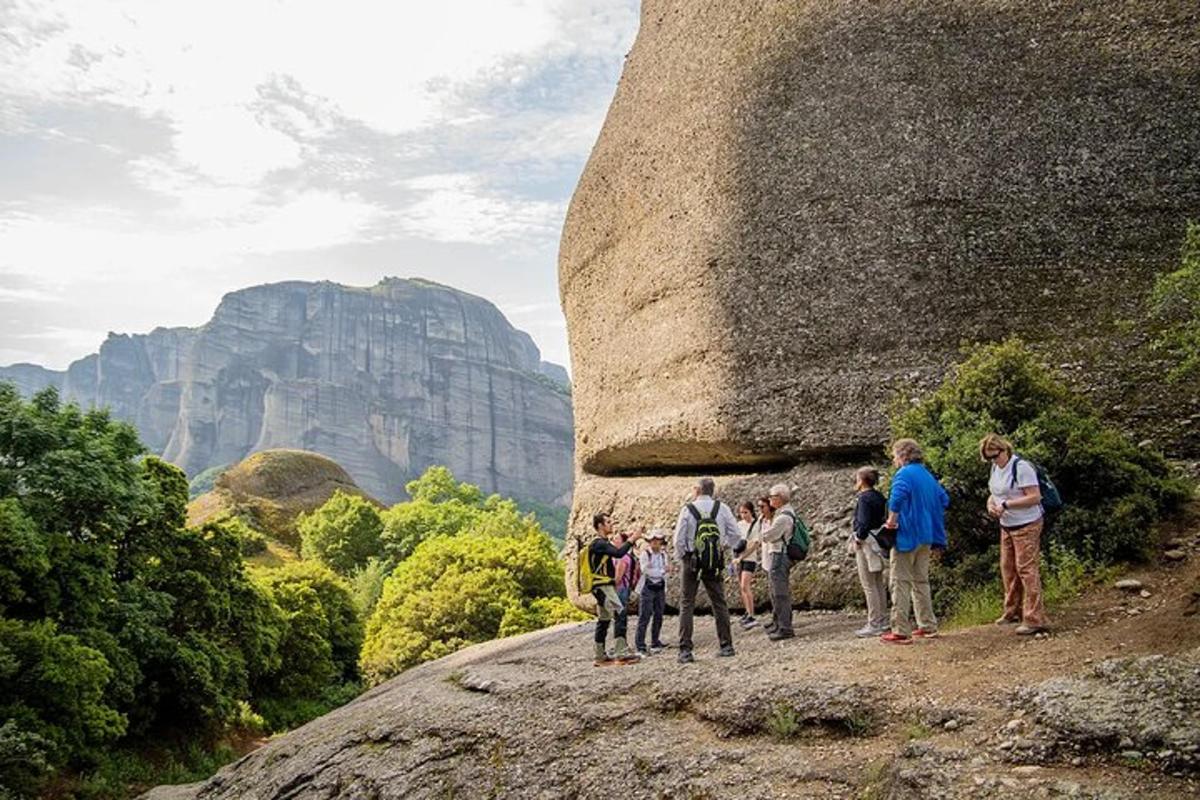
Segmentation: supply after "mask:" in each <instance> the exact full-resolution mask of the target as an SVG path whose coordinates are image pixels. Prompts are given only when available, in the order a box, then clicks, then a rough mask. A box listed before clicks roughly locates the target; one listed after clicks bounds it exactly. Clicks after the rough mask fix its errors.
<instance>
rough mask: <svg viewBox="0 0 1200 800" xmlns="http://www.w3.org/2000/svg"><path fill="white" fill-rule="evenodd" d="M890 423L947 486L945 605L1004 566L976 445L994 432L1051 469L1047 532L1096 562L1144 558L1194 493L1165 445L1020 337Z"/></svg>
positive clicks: (979, 351) (899, 411)
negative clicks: (1166, 520) (1089, 396)
mask: <svg viewBox="0 0 1200 800" xmlns="http://www.w3.org/2000/svg"><path fill="white" fill-rule="evenodd" d="M891 421H892V432H893V434H894V435H895V436H896V437H902V436H906V437H911V438H913V439H916V440H917V441H918V442H920V443H921V445H922V447H923V448H924V449H925V456H926V463H927V464H928V466H929V467H930V469H931V470H932V471H933V472H934V473H935V474H936V475H938V477H939V478H940V479H941V480H942V482H943V484H944V485H945V487H946V489H947V491H948V492H949V493H950V498H951V505H950V509H949V510H948V512H947V519H946V522H947V531H948V533H949V540H950V545H949V548H948V550H947V552H946V554H945V557H944V558H943V564H942V566H943V570H942V576H941V588H940V590H939V597H938V600H939V605H941V606H942V607H943V608H945V607H946V606H949V605H953V604H954V603H955V602H956V601H957V600H958V599H959V596H960V595H961V594H962V593H963V592H965V591H968V590H969V589H970V587H973V586H978V585H981V584H983V583H986V582H988V581H991V580H993V579H994V578H995V575H996V570H997V564H998V563H999V558H998V545H997V533H996V523H995V521H994V520H992V519H991V518H990V517H988V516H987V514H986V511H985V504H986V500H987V495H988V489H987V480H988V465H987V464H984V463H982V462H981V461H980V459H979V446H978V445H979V440H980V439H981V438H982V437H983V436H984V435H985V434H987V433H989V432H992V431H995V432H997V433H999V434H1001V435H1003V436H1005V437H1007V438H1008V439H1009V440H1010V441H1012V442H1013V445H1014V447H1016V448H1017V451H1018V452H1019V453H1020V454H1021V455H1023V456H1025V457H1027V458H1029V459H1031V460H1033V461H1034V462H1036V463H1038V464H1040V465H1041V466H1043V467H1044V468H1045V469H1046V470H1047V472H1048V473H1049V474H1050V476H1051V477H1052V478H1053V479H1054V482H1055V484H1056V485H1057V486H1058V488H1059V490H1060V491H1061V493H1062V495H1063V498H1064V500H1065V501H1066V503H1067V508H1066V509H1065V510H1064V511H1063V512H1062V513H1061V514H1059V515H1058V516H1057V518H1056V519H1054V520H1053V521H1052V524H1051V526H1050V532H1049V536H1048V538H1052V539H1053V540H1054V541H1056V542H1058V543H1059V544H1060V545H1061V546H1062V547H1064V548H1065V549H1066V550H1067V551H1068V552H1070V553H1072V554H1073V555H1074V556H1076V557H1078V558H1079V559H1081V560H1083V561H1085V562H1088V563H1094V564H1106V563H1110V562H1112V561H1114V560H1118V559H1128V558H1138V557H1141V556H1143V555H1144V554H1145V552H1146V550H1147V547H1148V546H1149V545H1150V544H1151V542H1150V531H1151V527H1152V525H1153V524H1154V522H1155V521H1156V520H1158V519H1159V518H1160V517H1161V516H1162V515H1163V514H1164V513H1165V512H1167V511H1168V510H1169V509H1171V508H1172V507H1174V506H1175V505H1176V504H1178V503H1179V502H1181V501H1182V500H1183V499H1184V498H1185V497H1186V495H1187V489H1186V486H1185V485H1184V484H1183V483H1182V481H1181V480H1180V479H1178V478H1176V477H1173V476H1172V474H1171V471H1170V469H1169V467H1168V465H1167V462H1166V461H1165V460H1164V458H1163V456H1162V454H1161V453H1159V452H1158V451H1156V450H1154V449H1152V448H1148V447H1139V446H1137V445H1136V444H1134V443H1133V442H1132V441H1131V440H1130V439H1129V437H1127V436H1125V435H1124V434H1122V433H1121V432H1120V431H1118V430H1116V429H1114V428H1112V427H1110V426H1108V425H1106V424H1105V423H1104V422H1102V421H1101V420H1100V418H1099V417H1098V416H1097V415H1096V413H1095V412H1094V411H1093V410H1092V409H1091V408H1090V407H1089V406H1088V404H1087V402H1086V401H1085V400H1084V399H1083V398H1081V397H1079V396H1077V395H1075V394H1073V393H1072V392H1071V391H1070V390H1069V389H1068V388H1067V387H1066V385H1065V384H1064V383H1063V382H1062V381H1061V380H1059V379H1058V378H1057V377H1056V376H1055V375H1054V373H1052V372H1051V371H1050V370H1049V369H1048V368H1046V367H1045V366H1044V365H1042V364H1041V363H1040V362H1039V361H1038V359H1037V358H1036V356H1035V355H1034V354H1033V353H1032V352H1031V351H1030V350H1029V349H1028V348H1027V347H1026V346H1025V345H1024V344H1023V343H1022V342H1021V341H1019V340H1017V339H1010V340H1008V341H1005V342H1003V343H1000V344H992V345H986V346H978V347H975V348H973V349H971V350H969V351H968V352H967V354H966V359H965V361H964V362H963V363H962V364H960V365H959V366H958V367H957V368H955V369H954V370H953V371H952V372H951V374H950V375H949V376H948V377H947V378H946V380H945V382H944V383H943V384H942V386H941V387H940V388H939V389H938V390H937V391H936V392H935V393H934V394H933V395H932V396H930V397H929V398H927V399H926V400H924V401H923V402H920V403H919V404H917V405H915V406H911V407H909V406H906V405H901V404H898V405H897V406H896V407H895V408H894V409H893V412H892V420H891Z"/></svg>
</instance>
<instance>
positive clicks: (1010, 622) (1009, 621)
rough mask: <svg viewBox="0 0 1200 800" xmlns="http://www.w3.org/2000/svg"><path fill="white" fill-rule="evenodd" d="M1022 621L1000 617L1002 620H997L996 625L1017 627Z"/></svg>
mask: <svg viewBox="0 0 1200 800" xmlns="http://www.w3.org/2000/svg"><path fill="white" fill-rule="evenodd" d="M1020 621H1021V620H1019V619H1011V618H1010V617H1000V619H998V620H996V624H997V625H1016V624H1017V623H1018V622H1020Z"/></svg>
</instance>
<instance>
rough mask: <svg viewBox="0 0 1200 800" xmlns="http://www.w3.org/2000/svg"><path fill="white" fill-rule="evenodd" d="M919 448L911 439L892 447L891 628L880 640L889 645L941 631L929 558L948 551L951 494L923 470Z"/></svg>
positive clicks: (890, 502)
mask: <svg viewBox="0 0 1200 800" xmlns="http://www.w3.org/2000/svg"><path fill="white" fill-rule="evenodd" d="M924 460H925V458H924V455H923V454H922V453H921V447H920V445H918V444H917V443H916V442H915V441H913V440H912V439H899V440H897V441H896V442H895V443H894V444H893V445H892V463H893V464H894V465H895V466H897V467H899V469H898V470H897V471H896V474H895V475H893V476H892V488H891V492H890V495H889V497H888V518H887V522H886V523H885V524H886V525H887V527H889V528H892V529H898V530H897V531H896V546H895V547H894V548H893V550H892V559H891V560H892V574H891V585H892V629H891V631H889V632H888V633H885V634H884V635H883V636H881V637H880V638H881V639H882V640H883V641H885V642H887V643H889V644H912V637H913V636H917V637H925V638H929V637H933V636H936V635H937V617H935V616H934V614H933V595H932V593H931V592H930V590H929V556H930V551H931V550H932V549H935V548H936V549H938V550H945V549H946V507H947V506H949V505H950V495H948V494H946V490H945V489H943V488H942V485H941V484H940V483H938V480H937V478H935V477H933V474H932V473H931V472H930V471H929V470H928V469H926V468H925V464H924V463H923V462H924ZM914 602H915V604H916V607H917V608H916V611H917V628H916V630H913V629H912V620H911V619H910V616H909V611H910V607H911V606H912V605H913V603H914Z"/></svg>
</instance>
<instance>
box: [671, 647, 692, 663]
mask: <svg viewBox="0 0 1200 800" xmlns="http://www.w3.org/2000/svg"><path fill="white" fill-rule="evenodd" d="M675 660H676V661H678V662H679V663H680V664H691V663H692V662H693V661H695V660H696V659H694V658H692V651H691V650H680V651H679V657H678V658H677V659H675Z"/></svg>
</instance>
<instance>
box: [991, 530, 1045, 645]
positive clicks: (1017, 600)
mask: <svg viewBox="0 0 1200 800" xmlns="http://www.w3.org/2000/svg"><path fill="white" fill-rule="evenodd" d="M1041 552H1042V520H1040V519H1039V520H1038V521H1037V522H1031V523H1029V524H1028V525H1023V526H1021V527H1020V528H1009V529H1008V530H1005V529H1004V528H1001V529H1000V580H1001V582H1002V583H1003V584H1004V616H1005V617H1007V618H1008V619H1011V620H1017V619H1019V620H1021V621H1022V622H1024V623H1025V624H1026V625H1029V626H1031V627H1034V628H1044V627H1046V624H1047V622H1046V608H1045V606H1044V605H1043V603H1042V576H1041V573H1040V572H1039V569H1038V568H1039V561H1040V559H1041Z"/></svg>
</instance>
